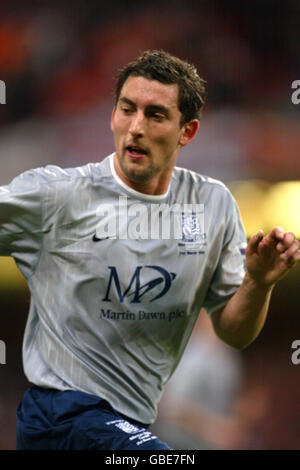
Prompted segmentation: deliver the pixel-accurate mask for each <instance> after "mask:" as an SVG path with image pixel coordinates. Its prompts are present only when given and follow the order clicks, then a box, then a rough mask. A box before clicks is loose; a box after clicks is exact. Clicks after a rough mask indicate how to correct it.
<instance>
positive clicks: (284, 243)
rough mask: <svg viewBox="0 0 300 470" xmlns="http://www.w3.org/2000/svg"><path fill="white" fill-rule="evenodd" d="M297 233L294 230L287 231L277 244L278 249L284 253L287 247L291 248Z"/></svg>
mask: <svg viewBox="0 0 300 470" xmlns="http://www.w3.org/2000/svg"><path fill="white" fill-rule="evenodd" d="M295 238H296V237H295V235H294V234H293V233H292V232H287V233H285V235H284V237H283V239H282V240H281V241H280V242H279V243H278V244H277V246H276V249H277V250H278V251H279V252H280V253H283V252H284V251H286V249H287V248H289V247H290V246H291V245H292V244H293V243H294V241H295Z"/></svg>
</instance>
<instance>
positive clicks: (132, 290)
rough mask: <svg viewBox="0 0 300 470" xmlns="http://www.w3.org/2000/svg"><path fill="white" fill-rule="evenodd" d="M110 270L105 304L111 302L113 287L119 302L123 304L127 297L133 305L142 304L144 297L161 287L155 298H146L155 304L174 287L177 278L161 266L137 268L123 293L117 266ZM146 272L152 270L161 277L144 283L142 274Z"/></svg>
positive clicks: (111, 267)
mask: <svg viewBox="0 0 300 470" xmlns="http://www.w3.org/2000/svg"><path fill="white" fill-rule="evenodd" d="M108 269H110V276H109V281H108V286H107V290H106V294H105V297H104V299H102V301H103V302H111V298H110V294H111V289H112V286H113V285H114V290H115V292H116V293H117V294H118V297H119V301H120V302H121V303H122V302H124V299H125V298H126V297H127V298H128V299H130V303H132V304H134V303H140V302H141V299H142V297H144V296H145V295H146V294H148V293H150V292H151V291H152V289H155V290H156V292H157V287H158V286H160V287H161V289H160V291H159V293H158V294H156V295H155V296H154V297H152V298H151V296H146V299H147V300H148V301H150V302H154V300H157V299H159V298H161V297H163V296H164V295H166V293H167V292H168V291H169V289H170V287H171V285H172V282H173V281H174V279H175V278H176V274H175V273H172V272H168V271H167V270H166V269H164V268H162V267H161V266H137V268H136V269H135V271H134V273H133V275H132V277H131V279H130V281H129V284H128V286H127V287H126V288H125V289H123V291H122V288H121V283H120V279H119V275H118V272H117V268H116V267H115V266H108ZM145 270H152V271H154V272H155V273H153V274H154V275H155V274H157V273H159V276H156V277H153V278H152V279H151V280H150V281H148V282H144V283H142V281H141V272H142V271H143V272H144V271H145ZM147 297H148V298H147ZM149 297H150V298H149Z"/></svg>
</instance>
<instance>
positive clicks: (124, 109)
mask: <svg viewBox="0 0 300 470" xmlns="http://www.w3.org/2000/svg"><path fill="white" fill-rule="evenodd" d="M121 110H122V111H123V113H124V114H130V113H132V109H131V108H121Z"/></svg>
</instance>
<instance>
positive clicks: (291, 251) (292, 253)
mask: <svg viewBox="0 0 300 470" xmlns="http://www.w3.org/2000/svg"><path fill="white" fill-rule="evenodd" d="M299 254H300V251H299V242H298V240H294V241H293V243H292V244H291V245H289V247H288V248H287V249H285V251H284V252H283V253H281V255H280V258H281V259H282V260H285V261H286V260H289V259H291V258H293V259H294V258H295V259H296V260H298V259H299V258H298V256H299Z"/></svg>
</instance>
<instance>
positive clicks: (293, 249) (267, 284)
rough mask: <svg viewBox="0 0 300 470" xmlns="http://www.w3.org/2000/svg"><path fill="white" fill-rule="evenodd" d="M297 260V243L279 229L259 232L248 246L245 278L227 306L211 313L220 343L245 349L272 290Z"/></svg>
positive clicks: (262, 319) (261, 321) (259, 325)
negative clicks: (264, 232) (265, 232)
mask: <svg viewBox="0 0 300 470" xmlns="http://www.w3.org/2000/svg"><path fill="white" fill-rule="evenodd" d="M299 259H300V251H299V242H298V241H297V240H296V239H295V236H294V234H293V233H291V232H288V233H284V231H283V230H282V229H281V228H280V227H276V228H274V229H273V230H272V231H271V232H270V233H269V234H268V235H266V236H265V237H264V235H263V232H262V231H259V232H258V233H257V234H256V235H254V236H253V237H252V238H251V239H250V240H249V243H248V246H247V250H246V268H247V270H246V274H245V277H244V279H243V282H242V284H241V286H240V287H239V289H238V290H237V291H236V293H235V294H234V295H233V296H232V297H231V299H230V300H229V301H228V302H227V304H226V305H225V306H224V307H222V308H220V309H218V310H216V311H215V312H213V313H212V315H211V319H212V322H213V326H214V329H215V332H216V334H217V335H218V336H219V338H221V339H222V340H223V341H224V342H226V343H227V344H229V345H230V346H232V347H236V348H239V349H243V348H245V347H246V346H247V345H248V344H250V343H251V342H252V341H254V339H255V338H256V337H257V336H258V334H259V333H260V331H261V329H262V327H263V325H264V323H265V320H266V316H267V312H268V307H269V302H270V298H271V293H272V290H273V288H274V286H275V284H276V283H277V282H278V281H279V280H280V279H282V278H283V277H284V276H285V275H286V274H287V273H288V272H289V270H290V269H291V268H292V267H293V266H295V265H296V263H297V261H299Z"/></svg>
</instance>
